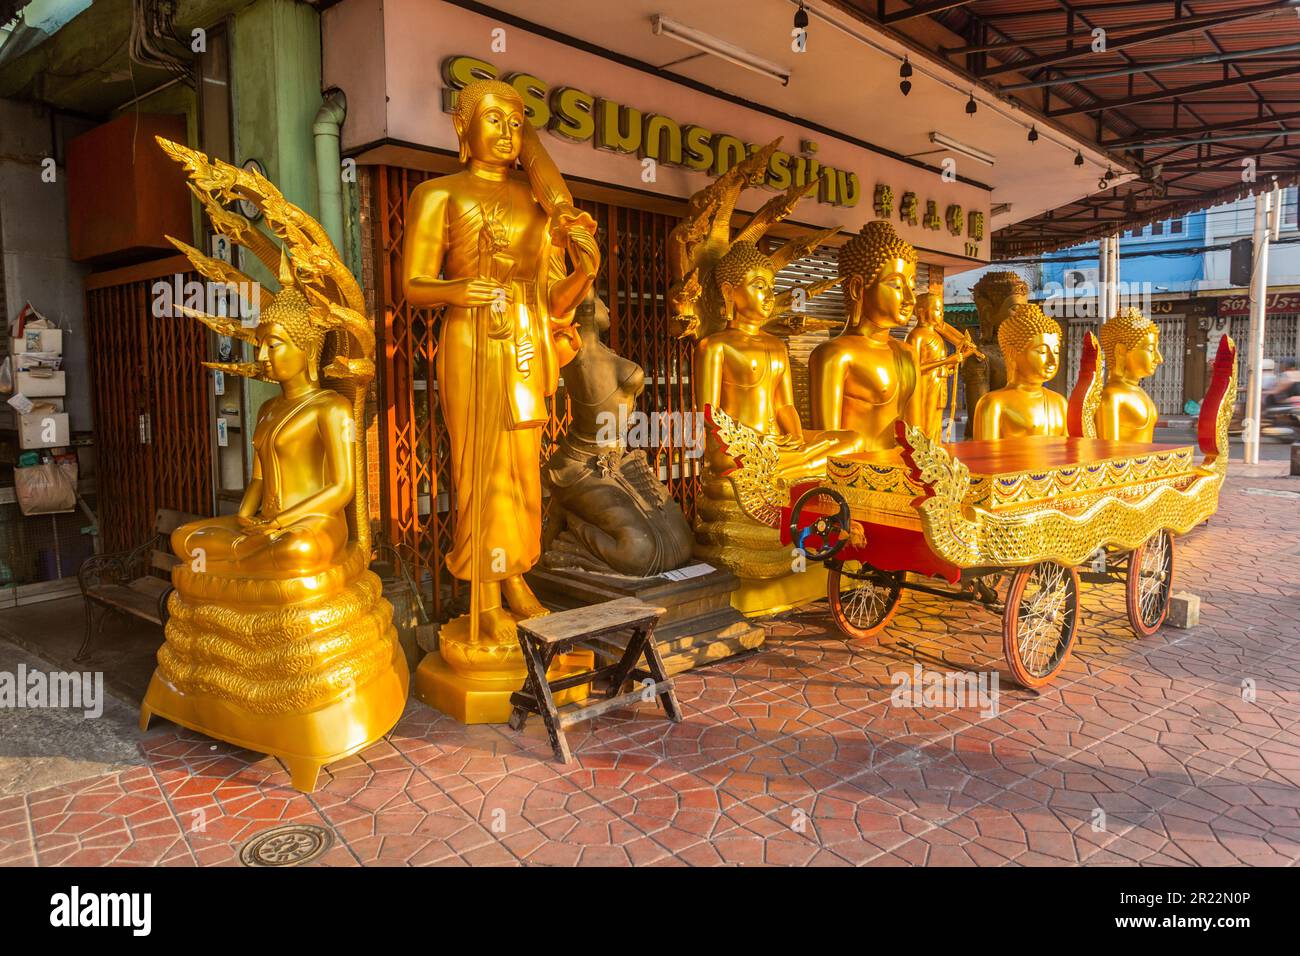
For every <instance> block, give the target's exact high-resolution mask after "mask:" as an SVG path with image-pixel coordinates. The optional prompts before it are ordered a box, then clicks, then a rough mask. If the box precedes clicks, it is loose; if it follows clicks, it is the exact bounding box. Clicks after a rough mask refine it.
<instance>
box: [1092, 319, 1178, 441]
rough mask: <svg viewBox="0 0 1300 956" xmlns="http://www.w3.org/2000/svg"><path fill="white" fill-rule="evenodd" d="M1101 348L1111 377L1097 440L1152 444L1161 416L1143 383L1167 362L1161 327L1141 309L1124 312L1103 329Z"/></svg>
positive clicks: (1103, 393)
mask: <svg viewBox="0 0 1300 956" xmlns="http://www.w3.org/2000/svg"><path fill="white" fill-rule="evenodd" d="M1101 348H1102V351H1103V352H1104V353H1105V356H1106V368H1107V369H1108V370H1109V374H1108V375H1107V378H1106V385H1105V387H1104V388H1103V389H1102V390H1101V402H1100V407H1099V408H1098V409H1097V412H1096V421H1097V435H1098V437H1100V438H1113V439H1116V440H1118V441H1145V442H1149V441H1151V440H1152V439H1153V438H1154V437H1155V431H1156V421H1157V419H1158V418H1159V414H1158V412H1157V411H1156V403H1155V402H1153V401H1152V400H1151V396H1150V395H1148V394H1147V393H1146V390H1145V389H1143V388H1142V385H1141V381H1142V379H1144V378H1146V377H1148V376H1149V375H1153V374H1155V371H1156V369H1157V368H1158V367H1159V366H1160V364H1161V363H1162V362H1164V360H1165V359H1164V356H1163V355H1161V354H1160V327H1159V326H1158V325H1156V324H1155V323H1154V322H1152V321H1151V320H1150V319H1149V318H1147V317H1146V316H1145V315H1143V314H1142V313H1141V311H1139V310H1138V309H1131V308H1130V309H1121V310H1120V311H1119V312H1118V313H1116V314H1115V315H1114V316H1112V317H1111V318H1110V319H1107V320H1106V322H1105V323H1104V324H1103V325H1102V327H1101Z"/></svg>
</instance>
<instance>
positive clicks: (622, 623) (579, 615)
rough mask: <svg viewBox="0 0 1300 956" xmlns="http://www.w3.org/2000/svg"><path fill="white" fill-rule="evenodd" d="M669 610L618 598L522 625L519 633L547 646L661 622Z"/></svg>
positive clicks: (531, 620) (634, 599) (536, 618)
mask: <svg viewBox="0 0 1300 956" xmlns="http://www.w3.org/2000/svg"><path fill="white" fill-rule="evenodd" d="M666 613H667V611H666V610H665V609H664V608H661V607H654V606H653V605H650V604H646V603H644V602H643V601H638V600H637V599H636V598H618V599H617V600H614V601H606V602H605V603H603V604H593V605H591V606H590V607H581V608H574V609H573V610H571V611H557V612H555V613H552V614H548V615H546V616H545V617H534V618H530V619H529V620H527V621H520V622H519V630H520V631H521V632H524V633H527V634H529V635H531V636H532V637H534V638H535V639H537V640H539V641H542V642H544V643H546V644H555V643H558V642H561V641H572V640H578V639H588V638H592V637H596V636H599V635H601V634H605V633H607V632H610V631H617V630H621V629H624V628H631V627H634V626H636V625H638V624H643V623H646V622H648V621H654V620H656V619H658V618H659V617H660V616H662V615H663V614H666Z"/></svg>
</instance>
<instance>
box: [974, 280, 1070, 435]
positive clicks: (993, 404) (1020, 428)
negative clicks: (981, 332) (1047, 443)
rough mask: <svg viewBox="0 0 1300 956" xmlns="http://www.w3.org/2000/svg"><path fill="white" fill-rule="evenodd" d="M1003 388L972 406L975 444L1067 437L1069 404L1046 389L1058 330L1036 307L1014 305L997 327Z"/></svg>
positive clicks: (1055, 361)
mask: <svg viewBox="0 0 1300 956" xmlns="http://www.w3.org/2000/svg"><path fill="white" fill-rule="evenodd" d="M998 345H999V346H1000V348H1001V351H1002V355H1003V358H1004V359H1005V360H1006V363H1007V384H1006V386H1005V387H1003V388H1000V389H997V390H996V391H992V392H989V393H988V394H987V395H985V396H984V397H983V398H981V399H980V400H979V404H978V405H976V406H975V415H974V418H975V429H974V434H975V439H976V441H996V440H1001V439H1006V438H1029V437H1032V436H1035V435H1039V436H1041V435H1060V436H1063V435H1066V434H1067V422H1066V418H1067V414H1066V413H1067V408H1068V403H1067V402H1066V400H1065V396H1064V395H1058V394H1057V393H1056V392H1053V391H1052V390H1051V389H1049V388H1047V387H1046V384H1045V383H1046V382H1048V381H1050V380H1051V379H1052V378H1053V377H1054V376H1055V375H1056V371H1057V369H1058V368H1060V364H1061V326H1060V325H1059V324H1058V323H1057V322H1056V320H1055V319H1053V318H1051V317H1050V316H1048V315H1045V314H1044V313H1043V310H1042V309H1040V308H1039V307H1038V306H1036V305H1032V304H1029V305H1017V306H1016V307H1015V308H1014V309H1012V310H1011V314H1010V315H1009V316H1007V318H1006V319H1005V320H1004V321H1003V322H1002V324H1001V325H1000V326H999V327H998Z"/></svg>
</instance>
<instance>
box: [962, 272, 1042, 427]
mask: <svg viewBox="0 0 1300 956" xmlns="http://www.w3.org/2000/svg"><path fill="white" fill-rule="evenodd" d="M971 296H972V298H974V300H975V312H976V315H978V316H979V326H980V334H979V342H978V343H977V344H978V345H979V349H980V351H979V353H978V354H972V355H971V356H970V357H968V358H967V359H966V360H965V361H964V362H963V363H962V367H961V377H962V381H963V382H964V383H965V388H966V429H965V435H966V437H967V438H970V437H971V435H972V434H973V433H974V426H975V406H976V405H978V404H979V400H980V399H981V398H983V397H984V396H985V395H987V394H988V393H989V392H992V391H996V390H997V389H999V388H1004V387H1005V386H1006V384H1007V365H1006V360H1005V359H1004V358H1003V356H1002V350H1001V347H1000V346H999V345H998V329H999V328H1000V327H1001V325H1002V323H1003V321H1005V319H1006V318H1007V316H1008V315H1010V314H1011V310H1012V309H1014V308H1015V307H1016V306H1018V305H1025V304H1026V303H1027V302H1028V301H1029V285H1028V283H1026V282H1025V280H1024V279H1023V278H1021V277H1020V275H1019V274H1018V273H1015V272H986V273H984V275H982V276H980V278H979V281H978V282H976V283H975V286H974V288H973V289H971Z"/></svg>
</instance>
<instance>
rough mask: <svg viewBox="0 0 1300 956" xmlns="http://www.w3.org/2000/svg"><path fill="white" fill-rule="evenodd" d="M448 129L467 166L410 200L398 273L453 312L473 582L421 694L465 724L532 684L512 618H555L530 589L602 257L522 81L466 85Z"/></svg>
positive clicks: (465, 565)
mask: <svg viewBox="0 0 1300 956" xmlns="http://www.w3.org/2000/svg"><path fill="white" fill-rule="evenodd" d="M452 123H453V125H454V126H455V129H456V135H457V137H458V139H459V141H460V159H461V163H462V164H463V166H464V168H463V169H462V170H461V171H460V172H457V173H453V174H451V175H449V176H442V177H439V178H437V179H432V180H428V181H427V182H424V183H421V184H420V185H419V186H418V187H417V188H416V189H415V191H414V192H413V193H412V194H411V199H410V203H409V205H408V210H407V220H406V239H405V247H404V249H403V265H402V271H403V288H404V292H405V296H406V300H407V302H409V303H410V304H411V305H412V306H413V307H415V308H441V309H442V310H443V313H442V322H441V330H440V335H439V340H438V352H437V367H436V374H437V382H438V401H439V404H440V406H441V408H442V415H443V420H444V422H445V423H446V426H447V436H448V439H449V441H450V445H451V449H450V456H449V462H450V465H451V472H452V488H451V491H452V494H453V496H454V501H455V514H456V522H455V525H454V528H453V547H452V550H451V553H450V554H449V555H448V556H447V568H448V570H449V571H450V572H451V573H452V574H453V575H454V576H455V577H457V578H459V579H460V580H462V581H467V582H469V585H470V587H469V591H470V594H469V598H470V601H469V610H468V611H467V613H465V614H464V615H461V616H460V617H458V618H455V619H453V620H452V621H450V622H448V623H447V624H446V625H444V626H443V627H442V629H441V631H440V634H439V639H438V643H439V649H438V651H436V652H434V653H431V654H429V655H428V656H427V657H426V658H425V659H424V661H422V662H421V664H420V667H419V669H418V670H417V672H416V680H415V690H416V693H417V695H418V696H419V697H420V699H421V700H424V701H425V702H426V703H428V704H430V705H432V706H434V707H436V708H438V709H439V710H442V711H444V712H446V713H449V714H451V715H452V716H454V717H456V718H457V719H458V720H461V721H463V722H466V723H503V722H505V721H506V720H508V719H509V716H510V709H511V708H510V694H511V693H513V692H514V691H517V690H519V688H520V687H521V686H522V685H523V682H524V677H525V669H524V664H523V658H522V655H521V652H520V648H519V642H518V638H517V635H516V627H515V625H516V622H517V621H518V620H521V619H524V618H530V617H536V616H539V615H542V614H545V613H547V612H546V610H545V609H544V608H543V607H542V605H541V604H540V603H539V602H538V600H537V598H536V597H535V596H534V594H533V592H532V591H531V590H530V588H529V587H528V585H527V583H526V582H525V581H524V572H526V571H528V570H529V569H530V568H532V567H533V565H534V564H536V563H537V560H538V557H539V555H540V552H541V536H542V486H541V447H542V428H543V426H544V425H545V424H546V422H547V420H548V418H549V412H548V410H547V404H546V402H547V398H548V397H550V396H551V395H553V394H554V393H555V390H556V386H557V384H558V381H559V371H560V367H561V366H562V365H564V364H565V363H566V362H567V361H568V360H569V359H571V358H572V357H573V355H574V353H575V352H576V350H577V348H578V347H579V340H578V334H577V330H576V329H575V328H574V327H573V316H574V313H575V311H576V309H577V307H578V305H579V304H580V303H581V302H582V301H583V299H584V298H585V297H586V295H587V291H588V289H590V287H591V285H592V282H593V280H594V278H595V275H596V272H597V270H598V269H599V266H600V251H599V248H598V247H597V245H596V239H595V233H596V224H595V221H594V220H593V219H592V218H591V217H590V216H589V215H587V214H586V213H583V212H580V211H579V210H578V209H576V208H575V207H574V205H573V197H572V195H571V194H570V193H569V190H568V188H567V187H566V186H565V184H564V181H563V179H561V177H560V174H559V170H558V169H557V168H556V166H555V164H554V163H553V162H552V160H551V158H550V157H549V156H548V155H547V153H546V150H545V148H544V147H543V146H542V143H541V141H540V140H539V139H538V137H537V133H536V132H535V131H534V129H533V127H532V125H531V124H530V123H529V122H528V120H527V118H526V116H525V111H524V104H523V100H522V99H521V98H520V96H519V94H518V93H517V92H516V91H515V89H514V87H512V86H510V85H509V84H507V83H502V82H499V81H496V80H480V81H476V82H474V83H471V84H469V85H468V86H466V87H465V88H464V89H462V90H461V91H460V92H459V94H458V95H457V98H456V105H455V109H454V111H453V113H452ZM516 164H519V165H522V173H520V172H517V171H516V170H515V166H516ZM566 254H567V258H568V260H569V262H570V263H572V266H573V268H572V269H569V268H568V265H567V264H566V261H565V259H566ZM576 693H577V691H571V692H569V697H570V698H572V697H574V696H575V694H576Z"/></svg>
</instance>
